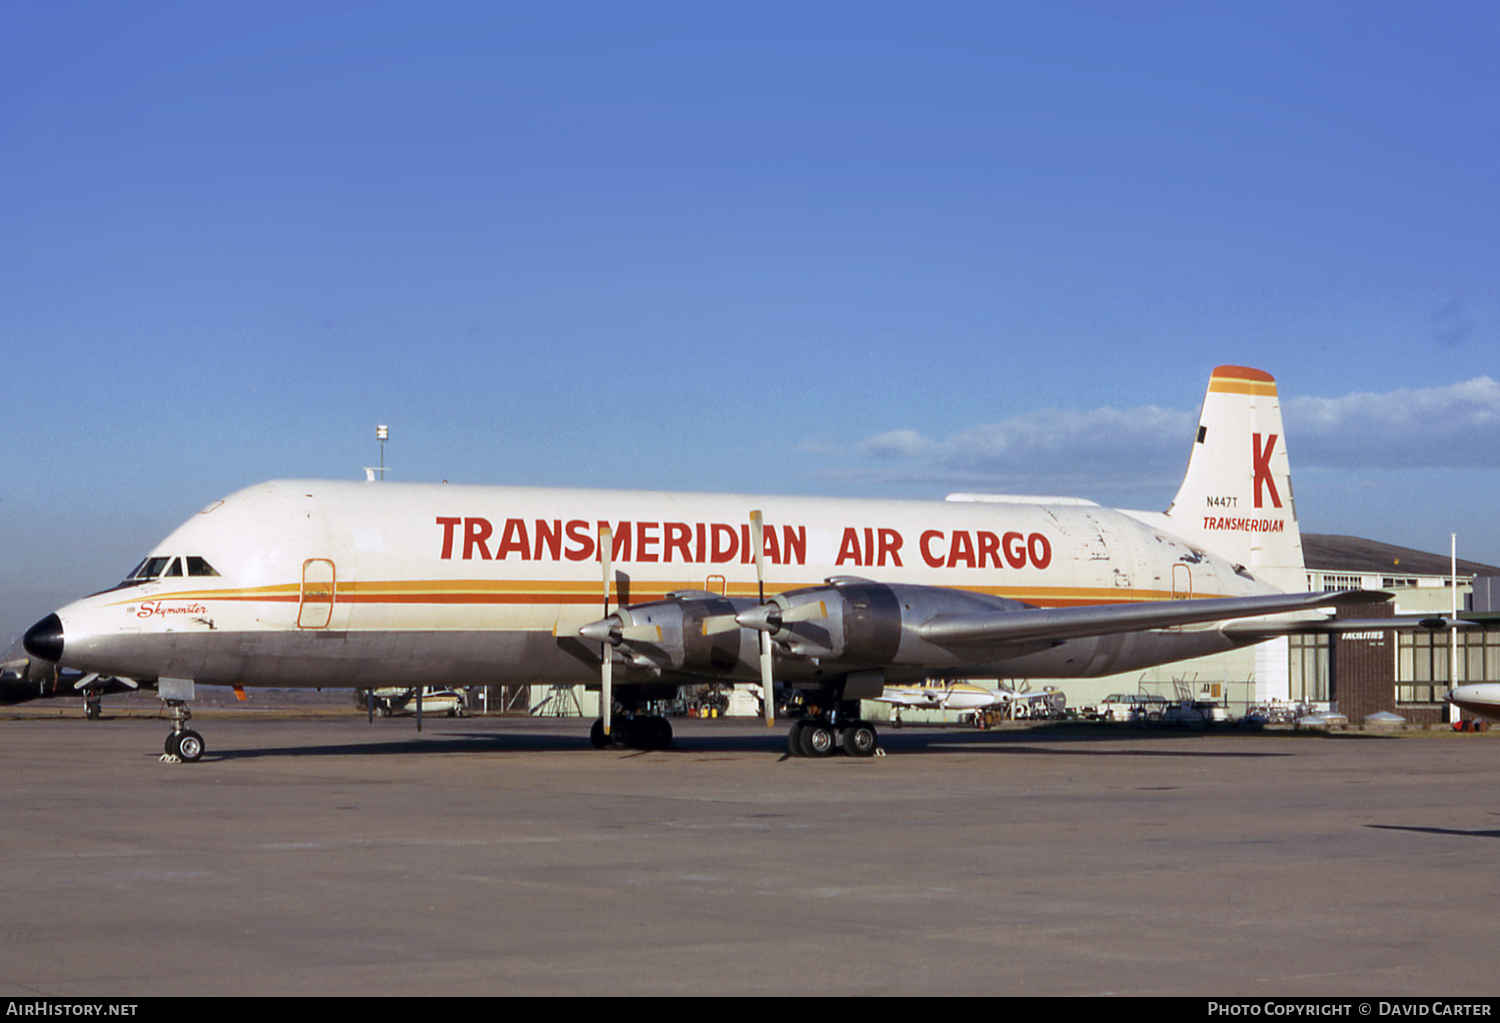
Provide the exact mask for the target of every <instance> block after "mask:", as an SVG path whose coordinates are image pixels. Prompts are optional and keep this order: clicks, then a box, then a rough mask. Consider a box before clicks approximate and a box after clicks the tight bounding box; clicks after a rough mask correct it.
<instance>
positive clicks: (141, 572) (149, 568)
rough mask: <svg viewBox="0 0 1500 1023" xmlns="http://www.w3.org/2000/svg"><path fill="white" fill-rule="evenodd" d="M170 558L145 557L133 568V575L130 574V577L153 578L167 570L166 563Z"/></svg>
mask: <svg viewBox="0 0 1500 1023" xmlns="http://www.w3.org/2000/svg"><path fill="white" fill-rule="evenodd" d="M171 560H172V559H171V558H147V559H146V560H145V561H143V562H141V565H140V567H139V568H137V569H136V570H135V575H133V576H131V578H132V579H155V578H156V577H157V576H159V575H161V574H162V573H163V572H165V571H166V570H167V563H168V562H169V561H171Z"/></svg>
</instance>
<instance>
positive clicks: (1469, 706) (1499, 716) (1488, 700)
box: [1444, 682, 1500, 721]
mask: <svg viewBox="0 0 1500 1023" xmlns="http://www.w3.org/2000/svg"><path fill="white" fill-rule="evenodd" d="M1444 699H1446V700H1447V701H1448V702H1449V703H1451V704H1453V705H1454V706H1455V707H1457V708H1458V709H1459V710H1464V711H1468V712H1469V713H1470V714H1478V715H1479V716H1480V717H1484V718H1489V719H1490V720H1491V721H1500V682H1471V683H1469V684H1468V685H1463V686H1458V687H1456V688H1455V689H1454V690H1453V691H1452V692H1450V693H1449V694H1448V695H1447V696H1445V697H1444Z"/></svg>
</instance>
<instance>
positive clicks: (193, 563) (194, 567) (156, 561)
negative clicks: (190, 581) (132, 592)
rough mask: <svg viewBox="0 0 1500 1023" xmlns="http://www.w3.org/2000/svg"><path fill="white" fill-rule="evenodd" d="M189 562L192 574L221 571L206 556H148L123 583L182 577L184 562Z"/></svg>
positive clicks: (189, 570)
mask: <svg viewBox="0 0 1500 1023" xmlns="http://www.w3.org/2000/svg"><path fill="white" fill-rule="evenodd" d="M184 562H186V564H187V572H186V574H187V575H190V576H216V575H218V574H219V573H218V572H217V571H215V570H214V567H213V566H212V565H210V564H209V563H208V561H207V560H206V559H204V558H200V557H198V556H196V555H191V556H189V557H185V558H178V557H172V556H168V557H162V558H147V559H146V560H145V561H143V562H141V563H140V564H139V565H137V566H135V571H133V572H131V573H130V574H129V575H127V576H126V577H125V582H124V584H123V585H131V584H138V583H143V582H146V581H148V580H151V579H161V578H173V577H175V578H181V577H182V575H183V563H184Z"/></svg>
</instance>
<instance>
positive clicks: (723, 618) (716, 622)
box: [703, 614, 740, 636]
mask: <svg viewBox="0 0 1500 1023" xmlns="http://www.w3.org/2000/svg"><path fill="white" fill-rule="evenodd" d="M739 627H740V623H739V622H737V621H735V616H734V615H732V614H728V615H709V616H708V617H707V618H705V619H703V635H705V636H717V635H718V634H719V633H721V632H734V631H736V630H737V629H739Z"/></svg>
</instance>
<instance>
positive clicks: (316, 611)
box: [297, 558, 335, 629]
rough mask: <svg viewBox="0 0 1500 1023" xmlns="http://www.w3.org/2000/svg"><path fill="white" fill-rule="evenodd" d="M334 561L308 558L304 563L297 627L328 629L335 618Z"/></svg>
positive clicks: (298, 602)
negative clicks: (329, 623)
mask: <svg viewBox="0 0 1500 1023" xmlns="http://www.w3.org/2000/svg"><path fill="white" fill-rule="evenodd" d="M334 583H335V578H334V569H333V562H331V561H329V560H328V559H327V558H308V559H307V560H306V561H304V562H303V563H302V591H301V594H300V595H299V597H298V601H297V628H299V629H326V628H327V627H328V622H329V621H330V620H331V619H332V618H333V601H334V594H335V588H334Z"/></svg>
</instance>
